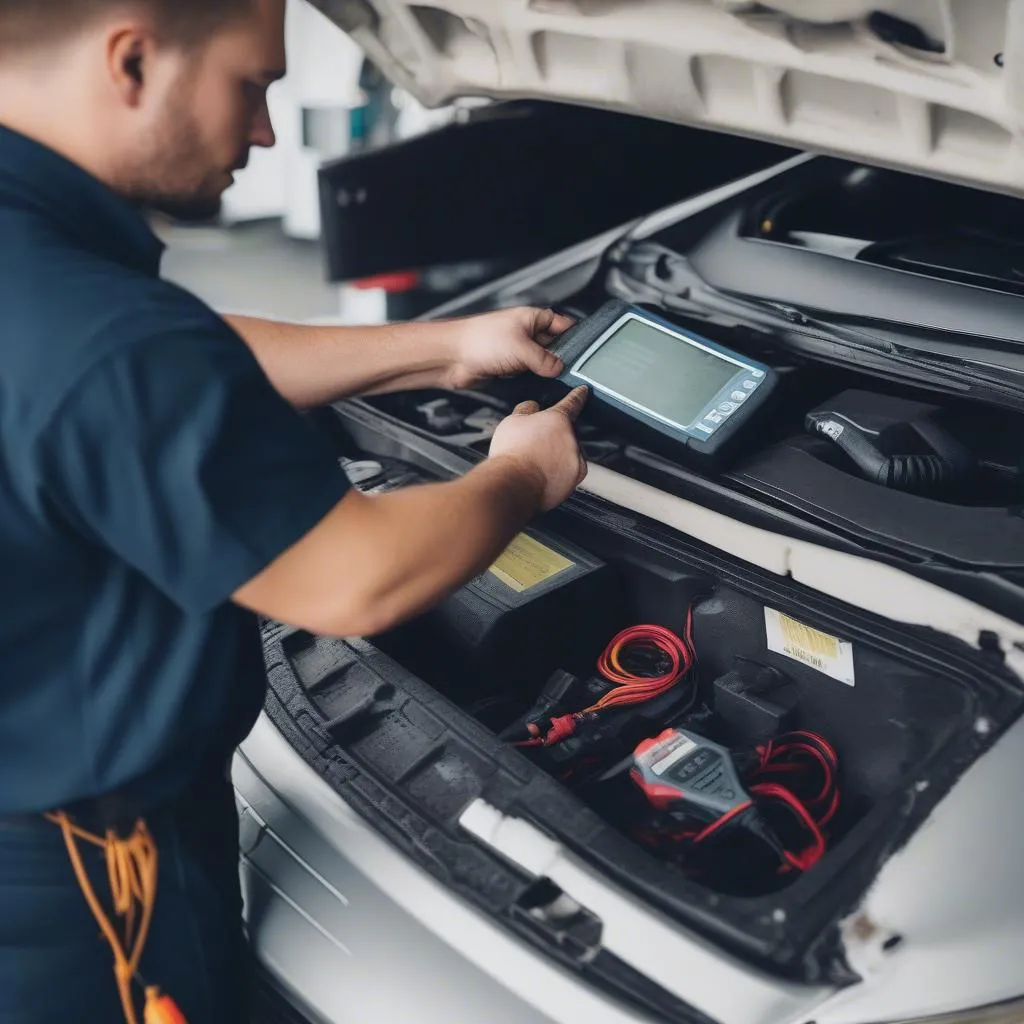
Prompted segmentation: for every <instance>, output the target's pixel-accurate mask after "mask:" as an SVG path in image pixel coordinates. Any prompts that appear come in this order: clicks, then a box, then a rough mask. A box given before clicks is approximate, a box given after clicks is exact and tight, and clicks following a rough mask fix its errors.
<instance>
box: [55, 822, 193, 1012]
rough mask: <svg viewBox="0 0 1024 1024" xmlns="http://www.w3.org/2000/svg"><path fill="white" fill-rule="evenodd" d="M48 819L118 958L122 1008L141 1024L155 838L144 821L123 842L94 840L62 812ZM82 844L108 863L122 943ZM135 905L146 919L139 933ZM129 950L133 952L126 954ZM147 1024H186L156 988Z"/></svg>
mask: <svg viewBox="0 0 1024 1024" xmlns="http://www.w3.org/2000/svg"><path fill="white" fill-rule="evenodd" d="M46 817H47V818H48V819H49V820H50V821H52V822H53V823H54V824H55V825H58V826H59V827H60V830H61V833H62V834H63V836H64V845H65V846H66V847H67V850H68V857H69V858H70V859H71V866H72V867H73V868H74V869H75V877H76V878H77V879H78V885H79V887H80V888H81V890H82V894H83V895H84V896H85V899H86V902H87V903H88V904H89V909H90V910H91V911H92V915H93V917H95V918H96V923H97V924H98V925H99V926H100V930H101V931H102V932H103V936H104V938H106V940H107V942H108V943H110V948H111V949H112V950H113V952H114V977H115V978H116V979H117V990H118V993H119V995H120V997H121V1006H122V1008H123V1010H124V1017H125V1021H126V1022H127V1024H138V1017H137V1016H136V1013H135V1003H134V1002H133V1000H132V982H133V981H134V980H135V978H136V977H138V973H139V963H140V961H141V960H142V951H143V949H144V948H145V945H146V937H147V935H148V934H149V926H150V923H151V922H152V920H153V906H154V904H155V903H156V881H157V848H156V843H155V842H154V841H153V837H152V836H151V835H150V833H149V829H148V828H147V827H146V823H145V821H143V820H142V819H141V818H140V819H139V820H138V821H137V822H136V823H135V831H134V832H133V833H132V834H131V835H130V836H129V837H128V838H127V839H121V838H120V837H119V836H118V835H117V834H116V833H115V832H113V831H112V830H110V831H108V832H107V834H106V836H105V837H100V836H96V835H93V834H92V833H91V832H87V831H86V830H85V829H82V828H79V827H78V826H77V825H75V824H74V823H73V822H72V821H71V819H70V818H68V816H67V815H66V814H65V813H64V812H63V811H58V812H56V813H55V814H47V815H46ZM79 839H81V840H83V841H85V842H87V843H92V845H93V846H99V847H100V848H101V849H102V850H103V851H104V853H105V854H106V858H107V876H108V878H109V879H110V891H111V895H112V896H113V900H114V911H115V912H116V913H117V915H118V916H119V917H122V918H123V919H124V932H125V937H124V942H123V943H122V941H121V937H120V936H119V935H118V934H117V929H116V928H115V927H114V924H113V922H111V920H110V918H109V917H107V915H106V913H105V912H104V910H103V906H102V904H101V903H100V901H99V899H98V898H97V896H96V891H95V890H94V889H93V887H92V883H91V882H90V881H89V876H88V874H87V873H86V870H85V865H84V864H83V863H82V855H81V854H80V853H79V850H78V843H77V841H76V840H79ZM136 904H138V905H139V906H141V908H142V913H141V916H140V919H139V921H138V929H137V930H136V927H135V925H136V909H137V908H136ZM126 949H128V950H130V952H126ZM145 991H146V1005H145V1010H144V1024H187V1022H186V1021H185V1018H184V1016H183V1015H182V1013H181V1011H180V1010H179V1009H178V1007H177V1005H176V1004H175V1002H174V1000H173V999H171V998H170V997H169V996H165V995H161V994H160V990H159V989H158V988H156V987H154V986H146V990H145Z"/></svg>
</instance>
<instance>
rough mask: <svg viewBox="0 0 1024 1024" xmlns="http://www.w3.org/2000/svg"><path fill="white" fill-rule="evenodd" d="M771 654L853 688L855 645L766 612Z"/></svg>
mask: <svg viewBox="0 0 1024 1024" xmlns="http://www.w3.org/2000/svg"><path fill="white" fill-rule="evenodd" d="M764 627H765V632H766V633H767V635H768V650H770V651H775V653H776V654H784V655H785V656H786V657H787V658H792V659H793V660H794V661H799V662H801V663H802V664H804V665H809V666H810V667H811V668H813V669H817V670H818V671H819V672H823V673H824V674H825V675H827V676H831V677H832V678H833V679H837V680H839V682H841V683H846V685H847V686H853V685H854V684H855V682H856V679H855V677H854V672H853V644H851V643H850V642H849V641H847V640H840V639H838V638H837V637H834V636H829V634H828V633H822V632H821V630H818V629H812V628H811V627H810V626H805V625H804V624H803V623H802V622H797V621H796V619H791V618H790V617H789V616H788V615H783V614H782V612H777V611H776V610H775V609H774V608H765V610H764Z"/></svg>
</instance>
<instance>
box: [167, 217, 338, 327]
mask: <svg viewBox="0 0 1024 1024" xmlns="http://www.w3.org/2000/svg"><path fill="white" fill-rule="evenodd" d="M154 227H155V229H156V231H157V234H159V235H160V237H161V238H162V239H163V241H164V242H165V243H166V245H167V252H166V253H165V255H164V262H163V276H164V277H166V278H167V279H168V280H171V281H174V282H176V283H177V284H180V285H182V286H183V287H185V288H187V289H188V290H189V291H191V292H193V293H194V294H195V295H198V296H199V297H200V298H201V299H202V300H203V301H204V302H206V303H208V304H209V305H210V306H212V307H213V308H214V309H216V310H218V311H220V312H225V313H252V314H257V315H262V316H269V317H275V318H279V319H283V320H310V319H316V318H318V317H328V316H334V315H336V314H337V312H338V305H339V298H338V289H337V286H335V285H332V284H328V283H327V282H326V281H325V280H324V261H323V254H322V251H321V248H320V244H319V243H318V242H305V241H299V240H297V239H294V238H289V237H288V236H287V235H285V234H284V232H283V231H282V230H281V226H280V223H279V222H278V221H258V222H254V223H250V224H241V225H237V226H234V227H231V228H220V227H208V226H201V227H181V226H178V225H169V224H166V223H163V222H159V223H157V224H155V225H154Z"/></svg>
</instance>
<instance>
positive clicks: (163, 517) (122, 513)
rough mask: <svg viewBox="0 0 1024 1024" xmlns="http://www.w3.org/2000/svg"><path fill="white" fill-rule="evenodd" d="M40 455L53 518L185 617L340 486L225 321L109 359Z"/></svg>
mask: <svg viewBox="0 0 1024 1024" xmlns="http://www.w3.org/2000/svg"><path fill="white" fill-rule="evenodd" d="M39 447H40V453H39V457H40V466H41V470H40V476H41V484H42V487H43V488H44V490H45V491H46V493H47V494H48V496H49V498H50V500H51V501H52V503H53V504H54V505H55V506H56V508H57V509H58V510H59V512H60V513H61V514H62V515H63V516H64V517H65V518H66V519H67V520H68V521H69V522H70V523H71V524H72V526H74V527H75V528H77V529H79V530H80V531H82V532H83V533H85V534H86V535H87V536H90V537H92V538H93V539H94V540H95V541H96V542H97V543H99V544H100V545H102V546H103V547H105V548H107V549H108V550H110V551H112V552H114V553H115V554H116V555H117V556H119V557H120V558H121V559H123V560H124V561H125V562H127V563H129V564H130V565H131V566H133V567H134V568H135V569H137V570H138V571H139V572H140V573H142V574H143V575H145V576H146V577H147V578H148V579H149V580H150V581H151V582H152V583H153V584H154V585H155V586H157V587H158V588H159V589H160V590H161V591H163V592H164V593H165V594H166V595H167V596H168V597H169V598H171V599H172V600H173V601H174V602H175V603H176V604H177V605H178V606H180V607H181V608H182V609H183V610H185V611H186V612H188V613H193V614H199V613H203V612H206V611H209V610H210V609H212V608H213V607H215V606H216V605H218V604H221V603H223V602H224V601H226V600H227V599H228V598H229V597H230V595H231V594H233V593H234V592H235V591H236V590H237V589H238V588H239V587H240V586H242V585H243V584H245V583H246V582H248V581H249V580H250V579H252V578H253V577H254V576H256V575H257V574H258V573H260V572H261V571H262V570H263V569H264V568H266V566H267V565H269V564H270V563H271V562H272V561H274V559H275V558H277V556H278V555H280V554H281V553H282V552H284V551H285V550H286V549H287V548H289V547H291V546H292V545H293V544H294V543H296V542H297V541H298V540H300V539H301V538H302V537H303V536H304V535H305V534H306V533H307V532H308V531H309V530H310V529H312V527H314V526H315V525H316V524H317V523H318V522H319V521H320V520H321V519H323V517H324V516H325V515H326V514H327V513H328V512H329V511H330V510H331V509H332V508H333V507H334V506H335V504H337V502H338V501H339V500H340V499H341V497H342V496H343V495H344V493H345V491H346V489H347V486H348V484H347V481H346V480H345V477H344V474H343V473H342V471H341V469H340V467H339V465H338V462H337V459H336V458H335V457H334V455H333V454H332V452H331V451H330V448H329V445H328V444H327V442H326V440H325V439H324V438H323V437H322V436H321V435H320V434H319V433H317V432H316V431H315V430H314V429H313V428H312V427H311V426H310V425H309V424H308V423H307V422H306V421H305V420H304V419H303V418H302V417H301V416H300V415H299V414H298V413H297V412H296V411H295V410H294V409H293V408H292V407H291V406H290V405H289V404H288V403H287V402H286V401H285V400H284V399H283V398H282V397H281V396H280V395H279V394H278V393H277V392H276V391H275V390H274V388H273V386H272V385H271V384H270V382H269V381H268V380H267V378H266V376H265V375H264V373H263V371H262V369H261V368H260V366H259V364H258V363H257V361H256V359H255V357H254V356H253V355H252V353H251V352H250V350H249V348H248V346H247V345H246V344H245V343H244V342H243V341H242V340H241V339H239V338H238V337H237V336H236V335H235V334H234V332H232V331H231V330H230V328H228V327H227V325H224V326H223V329H220V327H219V321H218V322H217V324H211V325H210V327H209V328H208V329H207V330H205V331H201V332H196V331H194V330H190V331H188V332H187V333H185V334H183V335H175V334H173V333H170V334H166V335H158V336H155V337H150V338H145V339H141V340H138V341H133V342H126V343H124V344H122V345H120V346H119V347H118V348H117V349H115V350H114V351H112V352H108V353H107V354H106V355H105V356H104V357H103V358H102V359H101V360H100V361H99V362H98V363H97V364H96V365H94V366H93V367H91V368H90V369H89V370H88V371H87V372H86V373H85V374H84V375H83V376H82V377H81V379H79V380H78V381H77V382H76V383H75V384H74V385H73V386H72V387H71V388H70V389H69V391H68V392H67V394H66V395H65V397H64V399H63V401H62V402H61V404H60V405H59V407H58V408H57V410H56V412H55V413H54V415H53V416H52V418H51V419H50V420H49V423H48V426H47V428H46V430H45V432H44V434H43V435H42V438H41V440H40V445H39Z"/></svg>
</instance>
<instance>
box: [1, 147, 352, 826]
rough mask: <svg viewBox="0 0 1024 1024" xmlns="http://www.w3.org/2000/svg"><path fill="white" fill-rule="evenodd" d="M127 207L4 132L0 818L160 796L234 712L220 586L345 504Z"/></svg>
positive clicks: (246, 624) (260, 380)
mask: <svg viewBox="0 0 1024 1024" xmlns="http://www.w3.org/2000/svg"><path fill="white" fill-rule="evenodd" d="M161 252H162V247H161V245H160V243H159V241H158V240H157V238H156V237H155V236H154V235H153V234H152V232H151V231H150V230H149V228H148V226H147V225H146V223H145V221H144V220H143V219H142V218H141V217H140V215H139V214H138V213H137V212H136V211H135V210H134V209H132V208H131V207H130V206H129V205H127V204H126V203H125V202H123V201H122V200H121V199H120V198H118V197H117V196H116V195H114V194H113V193H112V192H111V191H110V190H109V189H107V188H106V187H105V186H104V185H103V184H101V183H100V182H99V181H97V180H96V179H94V178H92V177H91V176H90V175H88V174H87V173H85V172H84V171H83V170H81V169H80V168H78V167H76V166H75V165H74V164H72V163H70V162H68V161H67V160H65V159H63V158H62V157H60V156H58V155H57V154H56V153H54V152H52V151H51V150H48V149H46V148H44V147H42V146H40V145H38V144H36V143H34V142H32V141H30V140H28V139H26V138H25V137H23V136H21V135H18V134H16V133H14V132H11V131H8V130H6V129H3V128H0V814H3V813H14V812H26V811H27V812H35V811H43V810H46V809H51V808H57V807H63V806H66V805H68V804H70V803H72V802H76V801H79V800H81V799H85V798H90V797H94V796H99V795H103V794H107V793H110V792H112V791H125V790H127V791H128V792H130V793H132V794H133V795H135V796H137V797H138V798H139V799H141V800H144V801H148V800H152V801H160V800H164V799H168V798H172V797H173V796H174V795H176V794H177V793H178V792H180V791H181V790H182V789H183V788H184V787H185V786H187V785H189V784H190V783H192V782H193V781H195V778H194V777H195V775H196V774H197V772H199V771H200V769H201V766H202V765H203V764H204V763H214V762H216V761H217V760H218V759H219V760H220V761H221V763H223V762H225V761H226V759H227V757H228V756H229V754H230V751H231V750H232V748H233V747H234V746H235V745H236V744H237V743H238V742H239V741H240V740H241V739H242V738H243V737H244V735H245V734H246V733H247V732H248V730H249V729H250V728H251V727H252V725H253V723H254V722H255V719H256V717H257V715H258V713H259V709H260V706H261V703H262V700H263V696H264V687H265V675H264V671H263V663H262V657H261V649H260V642H259V636H258V628H257V621H256V619H255V617H254V616H253V615H251V614H250V613H248V612H246V611H243V610H241V609H239V608H237V607H236V606H234V605H231V604H230V603H229V598H230V595H231V594H232V593H233V592H234V591H235V590H237V589H238V587H239V586H241V585H242V584H244V583H245V582H247V581H248V580H249V579H251V578H252V577H253V576H255V575H256V574H257V573H259V572H260V571H261V570H262V569H264V568H265V567H266V566H267V565H268V564H269V563H270V562H271V561H273V560H274V559H275V558H276V557H277V556H278V555H279V554H280V553H281V552H283V551H284V550H285V549H286V548H288V547H290V546H291V545H292V544H294V543H295V542H296V541H298V540H299V539H300V538H301V537H302V536H303V535H304V534H305V533H306V532H308V531H309V530H310V529H311V528H312V527H313V526H314V525H316V523H317V522H319V521H320V520H321V519H322V518H323V517H324V516H325V515H326V514H327V512H328V511H330V509H331V508H332V507H333V505H334V504H335V503H336V502H337V501H338V500H339V499H340V498H341V497H342V495H343V493H344V489H345V486H346V485H345V482H344V478H343V476H342V475H341V473H340V470H339V469H338V466H337V463H336V461H335V459H334V458H333V456H332V454H331V452H330V451H329V450H328V448H327V446H326V444H325V443H324V442H323V441H321V440H320V438H319V437H318V435H316V434H315V433H314V431H313V430H312V429H311V428H310V427H309V426H307V424H306V423H305V421H304V420H303V419H302V417H300V416H299V415H298V414H297V413H296V412H295V411H294V410H293V409H292V408H291V407H290V406H289V405H288V404H287V403H286V402H285V401H284V400H283V399H282V398H281V397H280V396H279V395H278V394H277V392H276V391H275V390H274V389H273V388H272V386H271V384H270V383H269V381H268V380H267V378H266V377H265V375H264V374H263V373H262V371H261V369H260V367H259V365H258V363H257V362H256V360H255V358H254V357H253V355H252V354H251V352H250V351H249V349H248V347H247V346H246V345H245V343H244V342H243V341H242V340H241V339H240V338H239V337H238V336H237V335H236V334H235V333H234V332H233V331H232V330H231V329H230V328H229V327H228V326H227V324H225V322H224V321H223V320H221V319H220V318H219V317H218V316H216V314H214V313H213V312H212V311H211V310H209V309H208V308H206V307H205V306H204V305H203V304H202V303H201V302H199V301H198V300H197V299H196V298H194V297H193V296H191V295H189V294H188V293H187V292H184V291H182V290H181V289H179V288H177V287H175V286H173V285H171V284H169V283H167V282H164V281H161V280H160V278H159V265H160V256H161Z"/></svg>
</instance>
